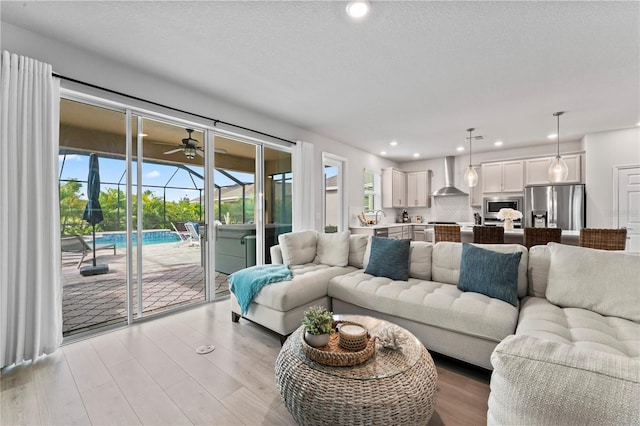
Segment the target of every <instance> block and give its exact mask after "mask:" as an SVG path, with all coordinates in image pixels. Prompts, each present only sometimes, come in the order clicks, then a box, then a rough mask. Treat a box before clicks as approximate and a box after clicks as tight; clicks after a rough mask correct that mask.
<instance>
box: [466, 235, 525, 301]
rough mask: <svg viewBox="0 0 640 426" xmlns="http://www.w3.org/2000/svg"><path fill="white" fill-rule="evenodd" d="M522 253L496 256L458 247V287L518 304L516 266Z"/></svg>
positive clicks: (486, 252)
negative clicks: (459, 258) (460, 251)
mask: <svg viewBox="0 0 640 426" xmlns="http://www.w3.org/2000/svg"><path fill="white" fill-rule="evenodd" d="M521 257H522V252H516V253H498V252H495V251H492V250H487V249H483V248H480V247H476V246H473V245H471V244H467V243H463V244H462V258H461V260H460V278H459V279H458V288H459V289H460V290H462V291H473V292H475V293H481V294H484V295H485V296H489V297H494V298H496V299H500V300H504V301H505V302H507V303H511V304H512V305H513V306H517V305H518V265H519V264H520V258H521Z"/></svg>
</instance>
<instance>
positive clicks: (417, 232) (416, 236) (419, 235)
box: [413, 225, 427, 241]
mask: <svg viewBox="0 0 640 426" xmlns="http://www.w3.org/2000/svg"><path fill="white" fill-rule="evenodd" d="M426 228H427V227H426V226H425V225H413V241H425V239H424V230H425V229H426Z"/></svg>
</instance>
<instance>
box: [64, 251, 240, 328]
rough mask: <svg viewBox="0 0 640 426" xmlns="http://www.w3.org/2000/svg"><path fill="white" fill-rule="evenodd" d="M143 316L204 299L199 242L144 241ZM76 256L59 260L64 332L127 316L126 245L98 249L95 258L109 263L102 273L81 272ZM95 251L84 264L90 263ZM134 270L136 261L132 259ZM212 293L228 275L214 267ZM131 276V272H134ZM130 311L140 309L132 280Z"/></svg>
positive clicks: (223, 291) (221, 290) (223, 287)
mask: <svg viewBox="0 0 640 426" xmlns="http://www.w3.org/2000/svg"><path fill="white" fill-rule="evenodd" d="M143 259H144V260H143V269H142V273H143V289H142V312H143V316H147V315H150V314H155V313H159V312H162V311H165V310H167V309H170V308H175V307H178V306H181V305H185V304H188V303H194V302H201V301H204V300H205V295H204V271H203V268H202V267H201V266H200V248H199V247H195V246H188V245H186V244H180V243H165V244H151V245H145V246H143ZM78 260H79V258H78V257H70V258H66V259H63V261H62V285H63V291H62V323H63V334H64V335H65V336H68V335H71V334H75V333H79V332H84V331H88V330H92V329H95V328H98V327H102V326H106V325H112V324H117V323H123V322H125V321H126V317H127V315H126V303H127V302H126V301H127V297H126V250H125V249H116V254H115V255H114V254H113V252H112V251H110V250H99V251H98V252H97V257H96V262H97V263H98V264H107V265H109V272H108V273H107V274H103V275H93V276H87V277H84V276H82V275H80V271H79V269H77V268H76V265H77V263H78ZM92 261H93V257H91V256H88V257H87V258H85V260H84V262H83V263H82V266H87V265H91V262H92ZM133 269H134V271H135V270H136V265H135V263H134V265H133ZM215 278H216V280H215V285H214V289H215V297H221V296H224V295H227V294H228V293H229V287H228V283H227V280H226V279H227V275H225V274H220V273H216V277H215ZM134 280H135V272H134ZM133 292H134V298H133V299H134V300H133V304H134V307H133V312H134V317H135V316H136V312H137V310H138V299H137V286H136V285H134V289H133Z"/></svg>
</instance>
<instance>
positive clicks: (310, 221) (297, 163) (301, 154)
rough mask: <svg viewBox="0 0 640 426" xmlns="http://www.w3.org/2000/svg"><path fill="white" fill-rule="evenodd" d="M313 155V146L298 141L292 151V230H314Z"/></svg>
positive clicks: (314, 171) (314, 170) (314, 169)
mask: <svg viewBox="0 0 640 426" xmlns="http://www.w3.org/2000/svg"><path fill="white" fill-rule="evenodd" d="M315 173H316V164H315V154H314V147H313V144H311V143H309V142H302V141H298V142H297V143H296V145H295V149H294V150H293V230H294V231H302V230H307V229H316V228H315V213H316V209H315V193H316V191H315V190H316V188H315V187H314V185H315Z"/></svg>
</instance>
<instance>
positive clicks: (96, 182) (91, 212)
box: [80, 153, 108, 275]
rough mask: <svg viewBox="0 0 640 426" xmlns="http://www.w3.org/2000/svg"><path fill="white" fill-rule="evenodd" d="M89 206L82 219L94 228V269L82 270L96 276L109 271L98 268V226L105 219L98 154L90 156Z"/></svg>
mask: <svg viewBox="0 0 640 426" xmlns="http://www.w3.org/2000/svg"><path fill="white" fill-rule="evenodd" d="M87 197H88V198H89V201H87V206H86V207H85V209H84V213H83V214H82V219H83V220H86V221H87V222H89V223H90V224H91V225H92V226H93V267H91V268H90V267H85V268H82V269H81V270H80V273H81V274H82V275H95V274H100V273H105V272H107V271H108V266H107V265H99V267H98V266H96V224H98V223H100V222H102V220H103V219H104V217H103V215H102V207H101V206H100V165H99V163H98V156H97V155H96V154H93V153H92V154H90V155H89V176H88V177H87Z"/></svg>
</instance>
